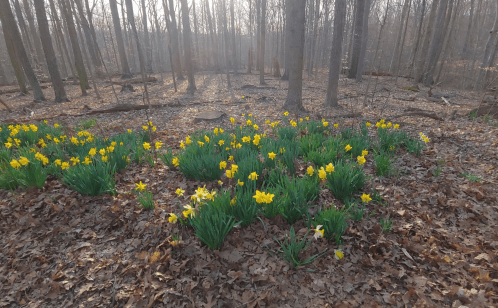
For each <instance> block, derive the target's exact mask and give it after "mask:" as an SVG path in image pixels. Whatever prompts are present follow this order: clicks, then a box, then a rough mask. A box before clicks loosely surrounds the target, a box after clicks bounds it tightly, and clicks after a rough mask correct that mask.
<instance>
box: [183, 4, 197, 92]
mask: <svg viewBox="0 0 498 308" xmlns="http://www.w3.org/2000/svg"><path fill="white" fill-rule="evenodd" d="M181 5H182V21H183V48H184V50H185V65H186V66H187V77H188V87H187V92H189V93H191V94H194V92H195V90H197V88H196V87H195V77H194V66H193V64H192V31H191V30H190V20H189V14H188V4H187V0H181Z"/></svg>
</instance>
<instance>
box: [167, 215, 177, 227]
mask: <svg viewBox="0 0 498 308" xmlns="http://www.w3.org/2000/svg"><path fill="white" fill-rule="evenodd" d="M177 220H178V216H176V215H175V214H174V213H170V214H169V218H168V221H169V222H170V223H172V224H176V222H177Z"/></svg>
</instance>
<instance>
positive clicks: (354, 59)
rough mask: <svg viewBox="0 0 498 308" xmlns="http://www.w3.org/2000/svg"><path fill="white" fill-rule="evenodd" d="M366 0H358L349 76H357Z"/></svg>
mask: <svg viewBox="0 0 498 308" xmlns="http://www.w3.org/2000/svg"><path fill="white" fill-rule="evenodd" d="M365 2H366V0H356V16H355V26H354V39H353V51H352V52H351V65H350V67H349V74H348V78H352V79H353V78H356V73H357V71H358V64H359V62H360V52H361V39H362V35H363V14H364V13H365Z"/></svg>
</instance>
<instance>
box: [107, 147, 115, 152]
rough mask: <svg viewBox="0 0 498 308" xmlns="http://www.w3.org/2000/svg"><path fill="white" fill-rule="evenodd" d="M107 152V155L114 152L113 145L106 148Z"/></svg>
mask: <svg viewBox="0 0 498 308" xmlns="http://www.w3.org/2000/svg"><path fill="white" fill-rule="evenodd" d="M106 150H107V153H112V152H114V147H113V146H112V145H111V146H108V147H107V148H106Z"/></svg>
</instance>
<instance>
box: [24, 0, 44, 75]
mask: <svg viewBox="0 0 498 308" xmlns="http://www.w3.org/2000/svg"><path fill="white" fill-rule="evenodd" d="M23 5H24V12H26V19H27V20H28V25H29V29H30V33H31V36H32V37H33V42H34V43H35V51H36V54H37V58H38V62H39V63H40V66H41V68H42V70H43V72H44V73H46V72H47V67H46V65H45V62H43V58H44V57H43V56H44V55H43V49H42V45H41V41H40V36H38V31H36V26H35V19H34V18H33V14H31V9H30V7H29V2H28V0H23Z"/></svg>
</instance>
